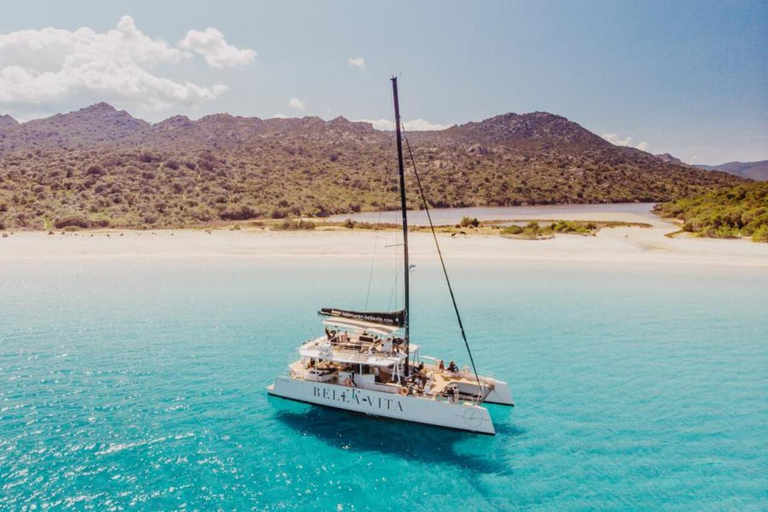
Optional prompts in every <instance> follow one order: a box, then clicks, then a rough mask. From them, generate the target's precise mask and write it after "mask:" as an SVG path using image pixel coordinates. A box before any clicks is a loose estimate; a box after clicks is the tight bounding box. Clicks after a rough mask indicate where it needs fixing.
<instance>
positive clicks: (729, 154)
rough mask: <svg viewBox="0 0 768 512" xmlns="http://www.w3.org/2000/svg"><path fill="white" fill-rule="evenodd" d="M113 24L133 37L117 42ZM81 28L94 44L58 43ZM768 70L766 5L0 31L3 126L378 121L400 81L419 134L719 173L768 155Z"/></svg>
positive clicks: (78, 21) (234, 18)
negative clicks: (95, 110)
mask: <svg viewBox="0 0 768 512" xmlns="http://www.w3.org/2000/svg"><path fill="white" fill-rule="evenodd" d="M126 15H127V16H130V18H129V20H132V21H131V22H130V23H129V22H127V21H125V19H124V21H123V22H121V18H122V17H123V16H126ZM118 23H121V27H122V28H121V30H122V31H123V32H122V33H123V34H129V35H131V37H135V38H144V39H141V40H139V39H136V41H138V42H137V44H136V45H133V46H130V47H128V46H125V45H122V46H121V45H117V46H115V45H113V44H112V43H111V42H110V41H112V42H114V41H113V39H110V38H109V37H107V34H108V31H110V30H111V31H113V32H115V31H116V30H117V29H116V27H118ZM46 27H53V28H55V29H60V30H59V31H56V32H55V33H48V32H42V30H43V29H45V28H46ZM82 27H87V28H89V29H91V31H92V32H91V33H90V34H92V35H88V34H85V35H83V33H82V32H81V33H80V35H79V36H78V37H77V38H76V37H75V36H73V35H72V34H73V31H75V30H77V29H79V28H82ZM207 28H215V29H217V30H218V32H205V30H206V29H207ZM20 31H25V32H20ZM190 31H192V32H190ZM102 36H103V37H102ZM78 38H79V39H78ZM83 38H84V39H83ZM81 39H82V40H84V41H85V43H83V42H82V41H81ZM159 39H162V41H164V42H158V40H159ZM40 41H45V42H46V44H49V45H50V46H42V47H41V46H40V44H38V43H39V42H40ZM78 41H79V42H78ZM83 45H85V46H83ZM49 48H50V49H49ZM254 52H255V53H254ZM359 57H362V58H363V59H364V67H361V66H359V65H353V64H352V63H350V59H354V58H359ZM88 59H94V62H89V60H88ZM354 62H356V63H357V64H360V61H354ZM767 64H768V2H765V1H763V2H706V1H697V2H687V1H676V2H666V1H665V2H661V1H645V2H628V1H590V2H583V1H562V2H555V1H549V2H524V3H523V2H491V1H489V2H452V1H448V2H446V1H441V2H433V1H418V2H376V3H374V2H333V3H331V2H327V3H323V2H316V1H315V2H309V1H307V2H245V1H243V2H234V1H225V0H218V1H216V2H200V1H184V2H180V1H179V2H176V1H160V0H154V1H144V0H133V1H130V2H122V1H113V2H107V1H103V0H101V1H80V2H77V3H74V2H60V1H34V0H27V1H25V2H18V3H13V4H12V7H9V6H8V5H6V6H5V7H4V9H3V16H2V17H0V113H10V114H11V115H14V116H15V117H19V118H21V119H29V118H33V117H39V116H44V115H49V114H52V113H55V112H59V111H68V110H73V109H76V108H80V107H82V106H85V105H87V104H90V103H94V102H96V101H101V100H104V101H108V102H110V103H112V104H115V105H116V106H120V107H122V108H126V109H127V110H128V111H129V112H131V113H133V114H134V115H136V116H138V117H142V118H145V119H148V120H151V121H157V120H160V119H163V118H166V117H169V116H170V115H173V114H186V115H189V116H190V117H192V118H197V117H201V116H203V115H206V114H210V113H215V112H230V113H232V114H237V115H244V116H259V117H262V118H268V117H272V116H275V115H278V114H282V115H288V116H304V115H317V116H320V117H323V118H327V119H328V118H333V117H336V116H338V115H343V116H345V117H347V118H349V119H365V120H380V119H389V118H391V115H392V114H391V105H390V103H391V100H390V90H389V81H388V78H389V77H390V76H391V75H392V74H397V75H398V76H399V77H400V82H401V95H402V108H403V111H404V117H405V118H406V119H409V120H417V119H418V120H422V121H420V123H421V125H420V126H426V127H429V126H433V125H451V124H455V123H464V122H467V121H472V120H481V119H484V118H487V117H490V116H493V115H497V114H500V113H504V112H520V113H522V112H532V111H548V112H552V113H556V114H560V115H563V116H565V117H568V118H569V119H571V120H573V121H575V122H578V123H579V124H581V125H582V126H584V127H586V128H588V129H589V130H591V131H593V132H595V133H597V134H600V135H604V134H605V135H607V136H609V137H610V138H611V140H613V141H615V142H618V143H622V144H630V145H632V146H638V145H640V146H641V148H646V149H647V150H648V151H650V152H653V153H662V152H670V153H672V154H673V155H675V156H677V157H679V158H681V159H683V160H686V161H689V162H695V163H710V164H717V163H722V162H725V161H731V160H742V161H752V160H762V159H768V65H767ZM292 98H295V101H293V102H292V105H293V106H291V104H289V102H290V100H291V99H292ZM412 126H413V128H416V127H417V126H419V125H418V124H414V125H412Z"/></svg>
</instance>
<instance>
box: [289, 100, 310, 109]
mask: <svg viewBox="0 0 768 512" xmlns="http://www.w3.org/2000/svg"><path fill="white" fill-rule="evenodd" d="M288 106H289V107H291V108H295V109H296V110H304V109H305V108H307V102H306V101H302V100H300V99H299V98H291V99H290V100H288Z"/></svg>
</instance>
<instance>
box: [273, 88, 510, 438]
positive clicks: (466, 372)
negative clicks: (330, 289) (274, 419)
mask: <svg viewBox="0 0 768 512" xmlns="http://www.w3.org/2000/svg"><path fill="white" fill-rule="evenodd" d="M392 93H393V97H394V104H395V136H396V139H397V160H398V170H399V178H400V186H399V189H400V205H401V210H402V212H401V213H402V230H403V244H402V245H403V257H404V261H403V263H404V265H403V270H404V279H403V286H404V294H403V309H401V310H399V311H394V312H366V311H350V310H345V309H335V308H321V309H320V311H319V314H320V315H321V316H323V317H325V320H324V321H323V324H324V326H325V334H324V335H322V336H319V337H317V338H314V339H311V340H309V341H307V342H306V343H304V344H303V345H301V347H299V359H298V360H297V361H295V362H293V363H291V364H290V366H289V369H288V372H287V374H285V375H282V376H279V377H277V378H276V379H275V381H274V383H273V384H271V385H270V386H269V387H268V392H269V394H270V395H274V396H277V397H281V398H287V399H290V400H295V401H299V402H306V403H310V404H317V405H322V406H328V407H332V408H336V409H345V410H348V411H354V412H361V413H365V414H368V415H372V416H381V417H385V418H392V419H397V420H403V421H411V422H416V423H423V424H427V425H435V426H439V427H447V428H452V429H458V430H464V431H469V432H476V433H481V434H490V435H494V434H495V433H496V430H495V428H494V426H493V422H492V420H491V417H490V414H489V413H488V409H486V408H485V407H483V404H486V403H495V404H501V405H509V406H513V405H514V402H513V400H512V394H511V392H510V389H509V386H508V385H507V383H506V382H504V381H501V380H497V379H494V378H492V377H488V376H482V375H479V374H478V372H477V369H476V367H475V362H474V359H473V357H472V352H471V351H470V349H469V344H468V342H467V337H466V334H465V332H464V326H463V324H462V322H461V315H460V314H459V309H458V306H457V304H456V300H455V298H454V294H453V289H452V288H451V283H450V279H449V278H448V272H447V270H446V267H445V263H444V261H443V256H442V252H441V251H440V245H439V243H438V239H437V235H436V233H435V230H434V226H433V225H432V219H431V216H430V214H429V209H428V206H427V203H426V201H424V207H425V209H426V212H427V218H428V219H429V223H430V226H431V227H432V236H433V238H434V241H435V245H436V247H437V253H438V255H439V257H440V262H441V265H442V269H443V273H444V276H445V279H446V282H447V284H448V290H449V292H450V295H451V300H452V302H453V307H454V310H455V313H456V318H457V320H458V324H459V329H460V331H461V336H462V338H463V340H464V343H465V345H466V348H467V353H468V355H469V359H470V362H471V366H465V367H463V368H459V367H458V366H457V365H456V364H455V363H453V361H451V363H450V364H449V365H448V366H446V365H445V363H444V361H442V360H440V359H436V358H433V357H428V356H422V355H421V354H420V347H419V346H418V345H416V344H414V343H411V340H410V289H409V284H410V280H409V275H410V272H411V266H410V265H409V257H408V214H407V210H406V190H405V165H404V159H403V142H402V133H401V122H400V106H399V100H398V91H397V78H396V77H393V78H392ZM406 142H407V141H406ZM408 149H409V153H410V145H409V147H408ZM411 162H412V163H413V170H414V174H415V176H416V181H417V183H418V186H419V191H420V192H421V196H422V199H424V193H423V190H422V189H421V180H420V179H419V176H418V172H417V170H416V165H415V161H414V160H413V158H412V156H411Z"/></svg>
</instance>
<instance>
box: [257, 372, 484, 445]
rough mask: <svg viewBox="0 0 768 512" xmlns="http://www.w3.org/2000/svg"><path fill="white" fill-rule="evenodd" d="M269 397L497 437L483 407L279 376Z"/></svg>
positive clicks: (270, 390) (271, 388)
mask: <svg viewBox="0 0 768 512" xmlns="http://www.w3.org/2000/svg"><path fill="white" fill-rule="evenodd" d="M268 392H269V394H270V395H273V396H277V397H281V398H287V399H290V400H296V401H299V402H306V403H309V404H317V405H323V406H327V407H333V408H336V409H343V410H347V411H353V412H360V413H364V414H368V415H371V416H381V417H384V418H391V419H396V420H401V421H410V422H414V423H422V424H425V425H434V426H438V427H444V428H451V429H457V430H464V431H468V432H475V433H479V434H486V435H495V434H496V430H495V429H494V427H493V422H492V421H491V417H490V414H488V410H487V409H485V408H484V407H480V406H477V405H463V404H454V403H449V402H442V401H439V400H428V399H424V398H417V397H412V396H402V395H397V394H392V393H386V392H381V391H374V390H368V389H358V388H354V387H346V386H339V385H337V384H325V383H321V382H312V381H305V380H299V379H292V378H290V377H278V378H277V379H276V380H275V382H274V384H272V385H271V386H269V388H268Z"/></svg>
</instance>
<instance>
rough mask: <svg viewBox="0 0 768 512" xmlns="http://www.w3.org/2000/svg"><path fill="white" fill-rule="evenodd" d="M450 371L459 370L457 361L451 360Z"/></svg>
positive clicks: (455, 371)
mask: <svg viewBox="0 0 768 512" xmlns="http://www.w3.org/2000/svg"><path fill="white" fill-rule="evenodd" d="M448 371H449V372H451V373H457V372H458V371H459V367H458V366H456V363H455V362H453V361H451V364H449V365H448Z"/></svg>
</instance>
